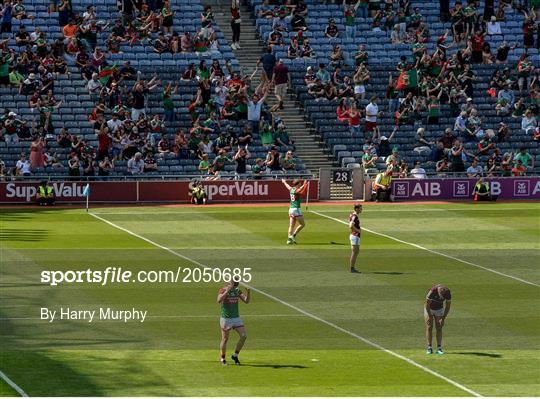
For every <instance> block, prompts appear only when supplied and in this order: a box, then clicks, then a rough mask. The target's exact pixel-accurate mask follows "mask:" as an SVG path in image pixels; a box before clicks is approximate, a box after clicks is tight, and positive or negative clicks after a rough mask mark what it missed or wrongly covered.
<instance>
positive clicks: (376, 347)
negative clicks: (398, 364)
mask: <svg viewBox="0 0 540 399" xmlns="http://www.w3.org/2000/svg"><path fill="white" fill-rule="evenodd" d="M89 215H91V216H93V217H95V218H96V219H99V220H101V221H103V222H105V223H107V224H108V225H110V226H112V227H114V228H117V229H119V230H122V231H124V232H126V233H128V234H130V235H132V236H134V237H137V238H139V239H141V240H144V241H146V242H147V243H149V244H152V245H154V246H156V247H158V248H161V249H163V250H165V251H167V252H169V253H171V254H173V255H175V256H178V257H179V258H182V259H184V260H187V261H188V262H191V263H193V264H195V265H198V266H200V267H207V266H206V265H204V264H202V263H200V262H198V261H196V260H195V259H192V258H189V257H187V256H185V255H182V254H180V253H178V252H176V251H173V250H172V249H170V248H167V247H165V246H163V245H161V244H158V243H156V242H154V241H152V240H150V239H148V238H146V237H143V236H141V235H140V234H137V233H134V232H132V231H131V230H128V229H126V228H124V227H122V226H119V225H117V224H115V223H113V222H111V221H109V220H107V219H105V218H102V217H101V216H98V215H95V214H93V213H92V212H90V213H89ZM243 285H244V286H246V287H247V288H250V289H252V290H253V291H255V292H258V293H259V294H261V295H264V296H266V297H267V298H270V299H273V300H274V301H276V302H278V303H280V304H282V305H284V306H287V307H288V308H291V309H294V310H296V311H297V312H299V313H301V314H303V315H305V316H307V317H310V318H312V319H314V320H317V321H319V322H321V323H323V324H326V325H327V326H329V327H332V328H334V329H336V330H338V331H341V332H342V333H345V334H347V335H349V336H351V337H353V338H356V339H358V340H359V341H361V342H363V343H365V344H367V345H369V346H371V347H373V348H375V349H378V350H380V351H382V352H385V353H387V354H389V355H391V356H394V357H396V358H398V359H401V360H403V361H405V362H406V363H408V364H410V365H412V366H414V367H417V368H419V369H421V370H422V371H424V372H426V373H428V374H431V375H433V376H434V377H437V378H439V379H441V380H443V381H445V382H447V383H449V384H451V385H453V386H454V387H456V388H459V389H461V390H462V391H464V392H467V393H469V394H471V395H472V396H476V397H482V395H480V394H479V393H478V392H475V391H473V390H472V389H470V388H467V387H466V386H464V385H462V384H460V383H459V382H457V381H454V380H452V379H450V378H448V377H445V376H444V375H442V374H439V373H438V372H436V371H434V370H431V369H430V368H428V367H426V366H423V365H421V364H420V363H417V362H415V361H414V360H412V359H410V358H408V357H406V356H403V355H400V354H399V353H397V352H394V351H392V350H390V349H387V348H385V347H383V346H381V345H379V344H378V343H376V342H373V341H370V340H369V339H367V338H364V337H362V336H361V335H358V334H356V333H354V332H352V331H349V330H347V329H345V328H343V327H340V326H338V325H337V324H334V323H332V322H330V321H328V320H325V319H323V318H321V317H319V316H317V315H315V314H313V313H310V312H307V311H305V310H303V309H301V308H299V307H297V306H295V305H293V304H291V303H289V302H286V301H284V300H282V299H280V298H278V297H276V296H274V295H272V294H269V293H267V292H265V291H262V290H260V289H258V288H255V287H252V286H250V285H248V284H243Z"/></svg>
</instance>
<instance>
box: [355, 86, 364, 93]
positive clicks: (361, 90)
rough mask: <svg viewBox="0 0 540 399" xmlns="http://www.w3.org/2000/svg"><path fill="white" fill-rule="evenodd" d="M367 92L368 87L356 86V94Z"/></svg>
mask: <svg viewBox="0 0 540 399" xmlns="http://www.w3.org/2000/svg"><path fill="white" fill-rule="evenodd" d="M365 92H366V86H364V85H356V86H354V94H362V93H365Z"/></svg>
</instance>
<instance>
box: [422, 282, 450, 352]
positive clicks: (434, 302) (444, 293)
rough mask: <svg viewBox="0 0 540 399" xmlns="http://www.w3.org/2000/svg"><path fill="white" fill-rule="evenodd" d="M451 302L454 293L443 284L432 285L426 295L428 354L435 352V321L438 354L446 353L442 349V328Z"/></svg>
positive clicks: (425, 312) (425, 311)
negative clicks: (433, 343)
mask: <svg viewBox="0 0 540 399" xmlns="http://www.w3.org/2000/svg"><path fill="white" fill-rule="evenodd" d="M451 303H452V294H451V292H450V289H448V287H445V286H444V285H442V284H437V285H434V286H433V287H431V288H430V289H429V291H428V293H427V295H426V303H425V305H424V318H425V321H426V340H427V351H426V353H427V354H428V355H431V354H433V346H432V342H433V323H435V329H436V330H437V355H444V352H443V350H442V329H443V326H444V320H445V319H446V316H448V313H449V312H450V305H451Z"/></svg>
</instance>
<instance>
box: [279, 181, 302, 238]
mask: <svg viewBox="0 0 540 399" xmlns="http://www.w3.org/2000/svg"><path fill="white" fill-rule="evenodd" d="M281 181H282V182H283V184H284V185H285V187H286V188H287V190H289V194H290V196H291V204H290V206H289V231H288V233H287V237H288V238H287V245H290V244H296V236H297V235H298V233H300V231H301V230H302V229H303V228H304V227H305V226H306V222H304V215H302V210H301V209H300V203H301V200H302V195H304V194H305V192H306V191H307V188H308V181H307V180H304V181H302V180H300V179H294V180H293V183H292V186H290V185H289V184H288V183H287V181H286V180H285V179H282V180H281ZM297 223H298V226H296V224H297Z"/></svg>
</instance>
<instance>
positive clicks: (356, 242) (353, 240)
mask: <svg viewBox="0 0 540 399" xmlns="http://www.w3.org/2000/svg"><path fill="white" fill-rule="evenodd" d="M349 241H351V245H360V236H355V235H353V234H351V235H350V236H349Z"/></svg>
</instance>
